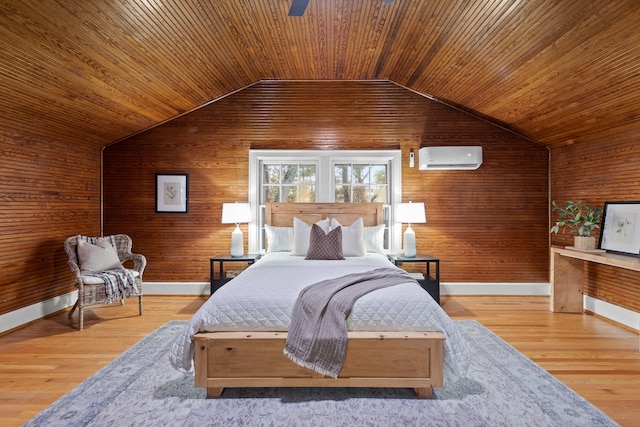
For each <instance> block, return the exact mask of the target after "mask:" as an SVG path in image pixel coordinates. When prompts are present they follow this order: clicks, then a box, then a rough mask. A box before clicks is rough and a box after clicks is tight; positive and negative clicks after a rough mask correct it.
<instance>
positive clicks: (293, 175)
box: [282, 165, 298, 184]
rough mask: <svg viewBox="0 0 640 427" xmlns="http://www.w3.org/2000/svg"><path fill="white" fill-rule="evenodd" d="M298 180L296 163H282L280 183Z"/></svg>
mask: <svg viewBox="0 0 640 427" xmlns="http://www.w3.org/2000/svg"><path fill="white" fill-rule="evenodd" d="M297 182H298V165H282V183H283V184H295V183H297Z"/></svg>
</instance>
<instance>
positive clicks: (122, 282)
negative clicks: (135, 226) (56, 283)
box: [64, 234, 147, 330]
mask: <svg viewBox="0 0 640 427" xmlns="http://www.w3.org/2000/svg"><path fill="white" fill-rule="evenodd" d="M131 247H132V242H131V238H130V237H129V236H127V235H126V234H114V235H111V236H105V237H86V236H80V235H78V236H72V237H69V238H68V239H67V240H65V242H64V249H65V251H66V252H67V255H68V257H69V260H68V264H69V267H70V268H71V271H72V272H73V274H74V276H75V280H76V283H75V285H76V287H77V288H78V300H77V301H76V303H75V305H74V306H73V308H72V309H71V311H70V312H69V317H71V316H72V315H73V312H74V311H75V310H76V308H77V309H78V313H79V316H80V330H82V329H83V327H84V318H83V317H84V316H83V315H84V313H83V308H84V307H86V306H89V305H95V304H108V303H112V302H115V301H120V302H121V304H123V305H124V300H125V299H126V298H129V297H138V300H139V303H138V304H139V311H140V315H142V273H143V272H144V268H145V267H146V265H147V259H146V258H145V257H144V255H141V254H134V253H131ZM127 261H133V267H132V268H131V267H130V266H125V265H124V264H126V263H127Z"/></svg>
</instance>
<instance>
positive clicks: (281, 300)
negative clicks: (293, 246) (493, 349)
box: [170, 252, 471, 376]
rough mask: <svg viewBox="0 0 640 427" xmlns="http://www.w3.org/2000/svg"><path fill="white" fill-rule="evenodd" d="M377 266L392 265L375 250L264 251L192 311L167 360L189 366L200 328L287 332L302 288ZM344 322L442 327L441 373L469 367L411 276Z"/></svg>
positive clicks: (450, 328) (380, 327)
mask: <svg viewBox="0 0 640 427" xmlns="http://www.w3.org/2000/svg"><path fill="white" fill-rule="evenodd" d="M379 267H393V264H392V263H391V262H389V260H388V259H387V258H386V256H384V255H382V254H374V253H369V254H367V255H366V256H363V257H347V259H346V260H341V261H325V260H314V261H311V260H305V259H304V257H298V256H291V255H290V254H289V253H288V252H279V253H269V254H266V255H264V256H263V257H262V258H261V259H260V260H258V261H257V262H256V263H254V264H253V265H251V266H250V267H249V268H247V269H246V270H244V271H243V272H242V273H241V274H239V275H238V276H237V277H236V278H234V279H233V280H231V281H229V282H228V283H226V284H225V285H224V286H222V287H221V288H220V289H218V291H216V293H215V294H213V295H212V296H211V298H209V300H207V302H205V303H204V304H203V305H202V307H201V308H200V309H199V310H198V311H197V312H196V313H195V315H194V316H193V318H192V319H191V321H190V322H189V324H188V325H187V327H186V328H185V330H184V331H183V332H182V334H181V335H180V336H179V337H178V338H177V339H176V341H175V342H174V344H173V346H172V348H171V353H170V361H171V364H172V366H174V367H175V368H176V369H178V370H181V371H185V372H187V371H191V370H192V365H193V363H192V361H193V341H192V336H193V335H194V334H196V333H198V332H215V331H286V330H287V328H288V326H289V322H290V320H291V318H290V316H291V311H292V309H293V305H294V303H295V300H296V298H297V296H298V293H299V292H300V291H301V290H302V289H303V288H304V287H306V286H308V285H311V284H313V283H316V282H319V281H321V280H325V279H330V278H334V277H339V276H343V275H345V274H349V273H354V272H362V271H368V270H373V269H375V268H379ZM347 323H348V328H349V330H350V331H396V330H400V331H441V332H443V333H444V335H445V336H446V341H445V348H444V353H445V354H444V364H445V374H447V373H450V374H455V375H457V376H459V375H464V374H465V373H466V371H467V369H468V366H469V363H470V360H471V353H470V350H469V348H468V346H467V345H466V343H465V342H464V339H463V338H462V336H461V335H460V333H459V332H458V330H457V328H456V326H455V324H454V323H453V321H452V320H451V319H450V318H449V316H448V315H447V314H446V313H445V312H444V311H443V310H442V308H441V307H440V306H439V305H438V304H437V303H436V302H435V301H434V300H433V298H431V296H430V295H429V294H428V293H427V292H426V291H425V290H423V289H422V288H421V287H420V285H418V283H417V282H415V281H412V282H408V283H406V284H401V285H397V286H391V287H388V288H384V289H379V290H376V291H373V292H371V293H369V294H367V295H365V296H363V297H361V298H360V299H359V300H358V301H356V303H355V305H354V306H353V311H352V312H351V315H350V316H349V318H348V319H347Z"/></svg>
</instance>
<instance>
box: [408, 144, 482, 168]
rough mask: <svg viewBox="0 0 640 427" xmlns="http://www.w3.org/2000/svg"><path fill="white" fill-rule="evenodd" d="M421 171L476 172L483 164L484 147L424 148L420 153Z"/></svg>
mask: <svg viewBox="0 0 640 427" xmlns="http://www.w3.org/2000/svg"><path fill="white" fill-rule="evenodd" d="M418 155H419V169H420V170H474V169H478V168H479V167H480V165H481V164H482V147H479V146H464V147H423V148H421V149H420V150H419V151H418Z"/></svg>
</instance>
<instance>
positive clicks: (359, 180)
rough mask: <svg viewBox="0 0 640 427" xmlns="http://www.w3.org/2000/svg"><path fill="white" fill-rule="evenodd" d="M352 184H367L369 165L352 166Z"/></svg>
mask: <svg viewBox="0 0 640 427" xmlns="http://www.w3.org/2000/svg"><path fill="white" fill-rule="evenodd" d="M353 183H354V184H368V183H369V165H353Z"/></svg>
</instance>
